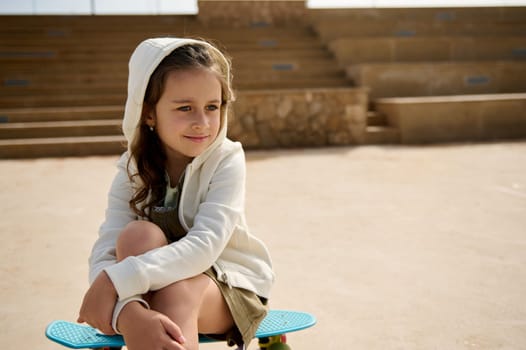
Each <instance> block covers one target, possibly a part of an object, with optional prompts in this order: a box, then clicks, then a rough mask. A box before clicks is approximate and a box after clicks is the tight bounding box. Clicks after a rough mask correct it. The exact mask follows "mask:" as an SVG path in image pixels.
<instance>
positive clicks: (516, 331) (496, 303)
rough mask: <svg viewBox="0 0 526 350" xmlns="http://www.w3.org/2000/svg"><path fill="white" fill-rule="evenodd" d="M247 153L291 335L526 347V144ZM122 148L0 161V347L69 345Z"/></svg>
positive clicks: (408, 344)
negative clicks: (61, 341)
mask: <svg viewBox="0 0 526 350" xmlns="http://www.w3.org/2000/svg"><path fill="white" fill-rule="evenodd" d="M247 156H248V183H247V213H248V219H249V223H250V224H251V228H252V231H253V232H254V233H256V234H257V235H259V236H260V237H261V238H263V239H264V240H265V241H266V242H267V244H268V246H269V248H270V249H271V252H272V255H273V258H274V263H275V269H276V272H277V276H278V279H277V282H276V285H275V288H274V292H273V298H272V307H274V308H287V309H300V310H306V311H309V312H312V313H314V314H315V315H316V316H317V317H318V324H317V325H316V326H315V327H314V328H311V329H309V330H306V331H303V332H299V333H295V334H291V335H290V336H289V340H290V343H291V344H292V345H293V348H294V349H311V350H313V349H354V350H362V349H363V350H375V349H378V350H380V349H382V350H384V349H448V350H455V349H469V350H474V349H477V350H478V349H526V142H517V143H492V144H478V145H448V146H430V147H393V146H385V147H384V146H362V147H349V148H332V149H317V150H295V151H272V152H249V153H248V155H247ZM116 159H117V158H116V157H91V158H77V159H75V158H67V159H39V160H17V161H10V160H2V161H0V188H1V189H2V190H1V192H0V203H1V204H0V206H1V207H0V208H1V210H0V215H1V219H0V238H1V244H0V251H1V254H0V259H1V261H0V300H1V302H2V306H1V307H0V348H2V349H12V348H23V349H39V350H49V349H60V348H61V347H60V346H58V345H56V344H53V343H51V342H49V341H47V340H46V339H45V337H44V329H45V326H46V324H47V323H48V322H50V321H52V320H54V319H69V320H75V318H76V314H77V309H78V307H79V304H80V299H81V297H82V295H83V292H84V290H85V289H86V287H87V280H86V275H87V262H86V260H87V257H88V253H89V250H90V248H91V245H92V243H93V241H94V240H95V238H96V234H97V228H98V225H99V224H100V222H101V220H102V218H103V213H104V209H105V201H106V192H107V190H108V187H109V184H110V181H111V179H112V177H113V175H114V170H115V168H114V163H115V161H116ZM203 348H205V349H225V348H226V345H224V344H214V345H206V346H204V347H203ZM255 348H256V346H255V343H252V347H251V349H255Z"/></svg>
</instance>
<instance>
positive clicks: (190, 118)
mask: <svg viewBox="0 0 526 350" xmlns="http://www.w3.org/2000/svg"><path fill="white" fill-rule="evenodd" d="M232 100H233V94H232V89H231V76H230V62H229V61H228V60H227V59H226V58H225V56H224V55H223V54H222V53H221V52H220V51H219V50H218V49H216V48H215V47H214V46H212V45H211V44H209V43H207V42H203V41H199V40H192V39H175V38H158V39H149V40H146V41H144V42H142V43H141V44H140V45H139V46H138V47H137V48H136V50H135V52H134V53H133V55H132V57H131V59H130V62H129V80H128V99H127V101H126V108H125V112H124V121H123V131H124V135H125V137H126V139H127V141H128V151H127V152H126V153H125V154H124V155H123V156H122V157H121V158H120V160H119V162H118V173H117V175H116V177H115V179H114V181H113V183H112V186H111V189H110V192H109V196H108V208H107V210H106V220H105V221H104V223H103V224H102V226H101V228H100V232H99V239H98V240H97V241H96V243H95V245H94V247H93V250H92V254H91V257H90V284H91V286H90V288H89V289H88V291H87V292H86V294H85V296H84V299H83V302H82V306H81V308H80V312H79V318H78V321H79V322H86V323H88V324H90V325H91V326H93V327H96V328H98V329H99V330H101V331H102V332H104V333H107V334H112V333H114V332H117V333H121V334H122V335H123V336H124V339H125V341H126V344H127V347H128V349H129V350H157V349H187V350H188V349H197V348H198V334H199V333H202V334H208V335H213V336H214V337H218V338H221V339H226V340H227V341H228V343H229V345H234V344H237V345H239V346H240V348H243V344H246V345H248V343H249V342H250V340H251V339H252V338H253V336H254V333H255V331H256V329H257V327H258V325H259V323H260V322H261V320H262V319H263V318H264V317H265V315H266V312H267V306H266V303H267V298H268V297H269V292H270V288H271V285H272V282H273V279H274V274H273V272H272V267H271V260H270V257H269V254H268V251H267V249H266V247H265V245H264V244H263V243H262V242H261V241H260V240H258V239H257V238H256V237H254V236H253V235H252V234H250V233H249V231H248V229H247V224H246V221H245V213H244V196H245V159H244V153H243V150H242V147H241V145H240V144H239V143H237V142H232V141H230V140H229V139H227V137H226V134H227V132H226V130H227V109H228V106H229V103H230V102H232Z"/></svg>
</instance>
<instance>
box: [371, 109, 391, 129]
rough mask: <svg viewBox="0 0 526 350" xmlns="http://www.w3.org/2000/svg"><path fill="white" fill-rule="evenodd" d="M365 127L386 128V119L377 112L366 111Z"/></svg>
mask: <svg viewBox="0 0 526 350" xmlns="http://www.w3.org/2000/svg"><path fill="white" fill-rule="evenodd" d="M367 125H368V126H387V118H386V116H385V114H383V113H379V112H377V111H367Z"/></svg>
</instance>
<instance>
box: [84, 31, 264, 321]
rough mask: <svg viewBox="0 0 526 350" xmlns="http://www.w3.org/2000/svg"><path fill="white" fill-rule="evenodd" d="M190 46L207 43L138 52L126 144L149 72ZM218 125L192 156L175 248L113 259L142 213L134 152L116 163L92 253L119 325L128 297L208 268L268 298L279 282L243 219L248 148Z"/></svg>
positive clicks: (153, 42)
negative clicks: (137, 209) (131, 163)
mask: <svg viewBox="0 0 526 350" xmlns="http://www.w3.org/2000/svg"><path fill="white" fill-rule="evenodd" d="M189 43H200V44H203V45H209V44H207V43H205V42H202V41H196V40H191V39H174V38H159V39H149V40H146V41H144V42H142V43H141V44H140V45H139V46H138V47H137V49H136V50H135V52H134V53H133V55H132V57H131V59H130V62H129V81H128V99H127V101H126V109H125V114H124V121H123V130H124V135H125V137H126V139H127V141H128V145H130V144H131V143H132V141H133V139H134V137H135V133H136V130H137V128H138V124H139V120H140V114H141V111H142V101H143V98H144V93H145V90H146V86H147V84H148V80H149V78H150V75H151V74H152V73H153V71H154V70H155V68H156V67H157V65H158V64H159V63H160V62H161V60H162V59H163V58H164V57H166V56H167V55H168V54H170V53H171V52H172V51H173V50H174V49H176V48H177V47H180V46H183V45H186V44H189ZM211 47H212V46H211ZM212 49H213V50H217V49H215V48H213V47H212ZM221 57H223V56H222V55H221ZM225 115H226V114H225ZM221 124H222V126H221V129H220V131H219V134H218V136H217V138H216V140H215V141H214V142H213V143H212V144H211V145H210V146H209V147H208V148H207V149H206V150H205V152H203V153H202V154H201V155H199V156H198V157H196V158H194V159H193V161H192V162H191V163H190V164H189V165H188V166H187V168H186V171H185V177H184V178H185V180H184V184H183V187H182V191H181V199H180V204H179V220H180V222H181V225H182V226H183V227H184V228H185V229H186V230H187V232H188V233H187V235H186V236H185V237H184V238H182V239H180V240H179V241H177V242H174V243H172V244H170V245H167V246H165V247H162V248H158V249H155V250H152V251H150V252H148V253H146V254H143V255H140V256H137V257H128V258H126V259H124V260H123V261H121V262H119V263H117V262H116V257H115V244H116V241H117V238H118V236H119V233H120V232H121V231H122V229H123V228H124V227H125V226H126V225H127V224H128V223H130V222H131V221H133V220H137V219H139V218H137V215H136V214H135V213H134V212H133V211H132V209H131V208H130V205H129V200H130V198H131V196H132V193H133V192H132V186H133V184H132V183H131V182H130V179H129V176H128V173H127V169H126V167H127V162H128V158H129V153H128V152H126V153H124V154H123V156H122V157H121V158H120V160H119V161H118V164H117V167H118V173H117V175H116V177H115V179H114V180H113V183H112V185H111V188H110V192H109V195H108V207H107V210H106V219H105V221H104V223H103V224H102V225H101V227H100V230H99V239H98V240H97V241H96V242H95V245H94V247H93V250H92V253H91V256H90V283H91V282H93V281H94V279H95V278H96V277H97V276H98V274H99V273H101V272H102V271H103V270H104V271H106V273H107V274H108V276H109V277H110V279H111V281H112V282H113V285H114V286H115V289H116V290H117V293H118V296H119V302H118V303H117V306H116V309H115V312H114V320H113V321H114V322H113V325H114V328H115V329H116V327H115V322H116V318H117V317H118V313H119V312H120V310H121V308H122V307H123V306H124V305H125V304H126V303H127V302H129V301H130V300H139V299H140V297H138V296H139V295H141V294H144V293H146V292H148V291H152V290H153V291H155V290H158V289H162V288H163V287H165V286H168V285H169V284H172V283H174V282H177V281H180V280H184V279H187V278H190V277H193V276H196V275H198V274H201V273H203V272H204V271H205V270H207V269H208V268H210V267H213V268H214V270H215V271H216V273H217V277H218V279H219V280H220V281H222V282H225V283H227V284H228V285H230V286H233V287H238V288H244V289H247V290H250V291H252V292H254V293H256V294H257V295H259V296H261V297H264V298H268V297H269V294H270V289H271V286H272V283H273V280H274V273H273V271H272V264H271V259H270V256H269V253H268V251H267V249H266V247H265V245H264V244H263V243H262V242H261V241H260V240H259V239H257V238H256V237H254V236H253V235H252V234H250V233H249V231H248V228H247V224H246V220H245V212H244V204H245V203H244V199H245V173H246V169H245V158H244V153H243V149H242V147H241V144H239V143H237V142H232V141H231V140H229V139H228V138H227V137H226V129H227V120H226V119H225V120H223V121H222V123H221Z"/></svg>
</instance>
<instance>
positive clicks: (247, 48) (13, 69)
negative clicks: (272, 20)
mask: <svg viewBox="0 0 526 350" xmlns="http://www.w3.org/2000/svg"><path fill="white" fill-rule="evenodd" d="M0 21H2V23H3V26H2V30H1V31H0V40H1V41H0V62H1V67H0V78H1V79H2V82H3V84H2V86H0V158H22V157H41V156H84V155H100V154H117V153H119V152H121V151H122V150H123V149H124V146H123V145H124V139H123V137H122V136H121V131H120V123H121V120H122V113H123V106H124V102H125V98H126V79H127V61H128V58H129V56H130V55H131V52H132V51H133V49H134V48H135V46H136V45H137V44H138V43H139V42H140V41H142V40H143V39H145V38H148V37H154V36H197V37H202V38H213V42H216V43H217V44H218V45H219V46H220V47H221V48H223V49H224V50H225V51H226V52H227V53H228V54H229V55H230V56H231V57H232V61H233V65H234V71H233V73H234V77H235V78H234V87H235V89H237V90H239V91H247V90H260V89H297V88H312V87H315V88H320V87H322V88H333V87H345V86H350V83H349V80H348V79H347V78H346V77H345V73H344V70H343V69H341V68H339V67H338V66H337V65H336V64H335V61H334V58H333V56H332V55H331V54H330V53H329V52H328V50H327V49H326V47H325V46H324V45H322V44H321V43H320V42H319V40H317V38H316V35H315V33H314V32H313V31H312V30H311V28H310V27H309V26H308V25H306V24H302V25H261V24H260V25H257V26H248V27H244V28H241V29H240V28H228V26H224V25H223V26H220V25H215V26H207V25H204V24H203V23H201V22H199V21H198V20H197V18H195V17H192V16H66V17H64V16H16V17H12V16H3V17H2V18H0Z"/></svg>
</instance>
